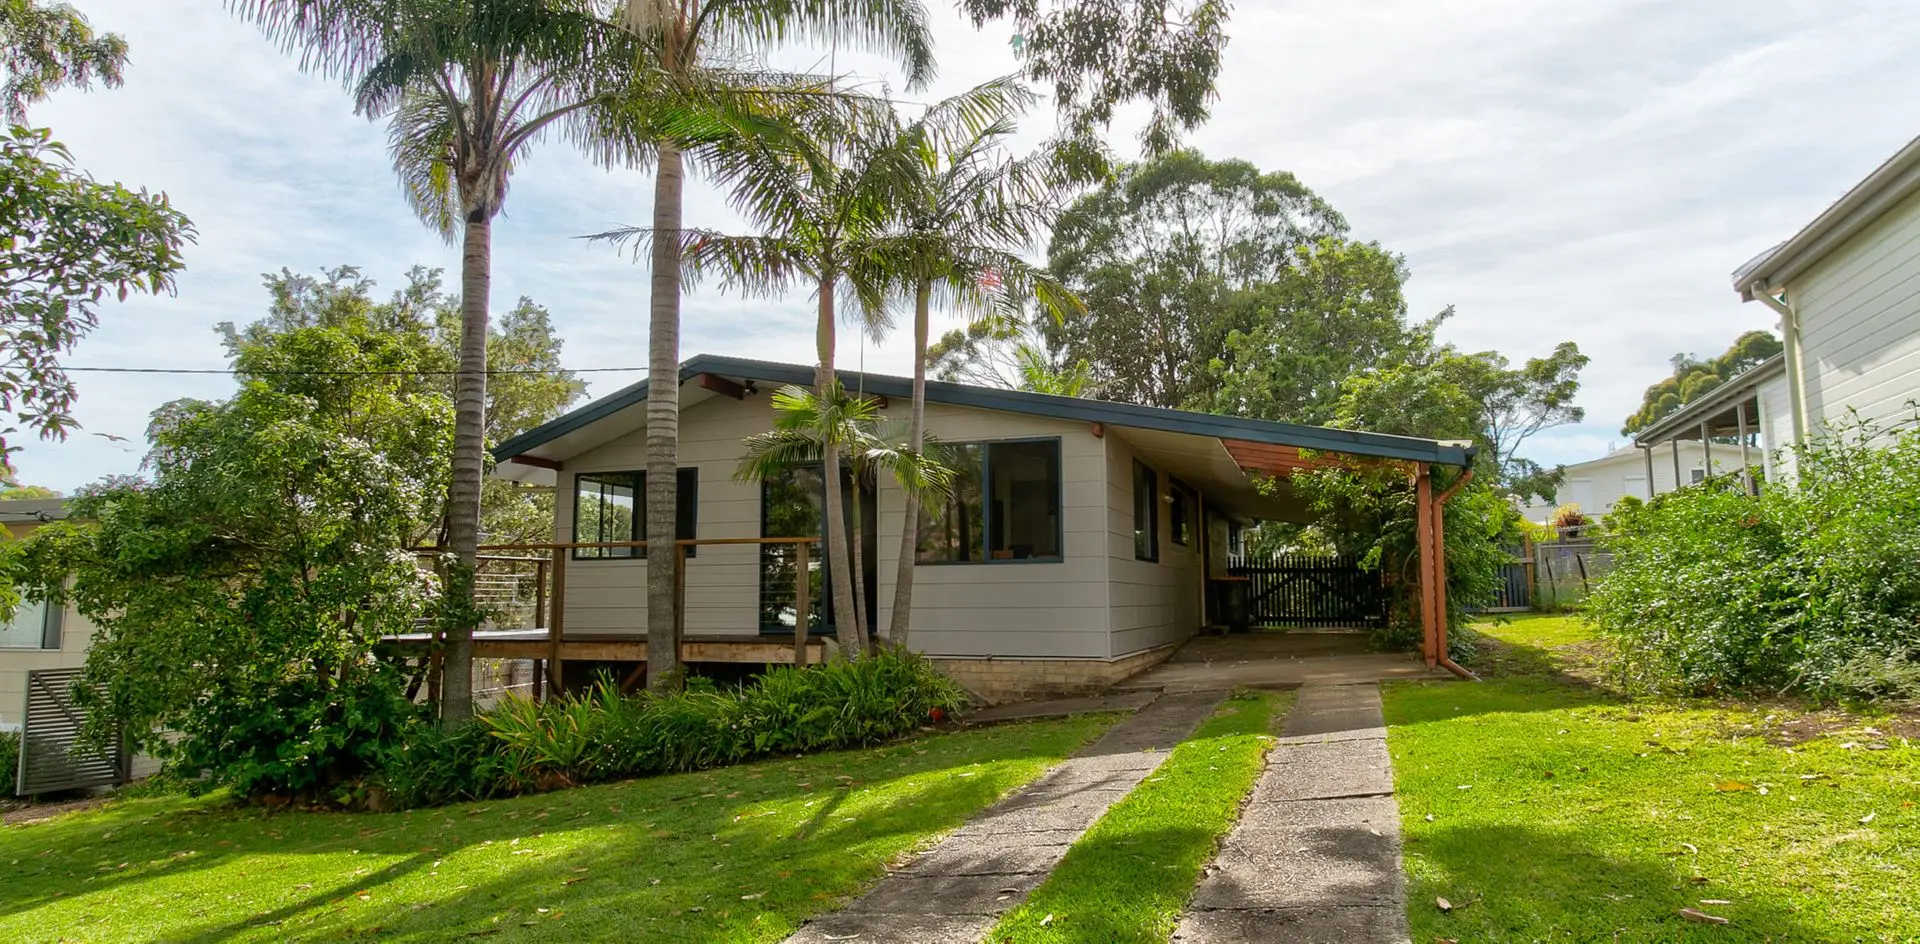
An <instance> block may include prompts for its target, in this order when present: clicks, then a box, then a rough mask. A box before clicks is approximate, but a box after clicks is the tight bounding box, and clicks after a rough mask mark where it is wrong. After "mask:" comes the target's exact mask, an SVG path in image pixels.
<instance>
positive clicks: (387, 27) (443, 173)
mask: <svg viewBox="0 0 1920 944" xmlns="http://www.w3.org/2000/svg"><path fill="white" fill-rule="evenodd" d="M596 4H597V0H466V2H461V3H447V2H443V0H229V5H230V6H231V7H232V8H233V9H234V10H235V12H236V13H238V14H239V15H240V16H241V17H242V18H243V19H247V20H251V21H253V22H255V23H257V24H258V25H259V26H260V28H261V29H262V30H263V31H264V32H265V33H266V34H267V35H268V36H269V37H270V38H273V39H275V40H277V41H279V42H280V43H281V44H282V45H283V46H285V47H286V48H287V49H288V51H290V52H295V53H298V54H299V55H300V57H301V62H302V65H303V66H304V67H307V68H311V69H314V70H316V71H319V72H321V73H323V74H327V75H332V76H337V77H339V78H340V79H342V80H343V81H344V82H345V83H346V84H347V85H348V86H349V87H350V88H351V89H352V91H353V96H354V107H355V110H356V111H357V112H359V113H360V114H363V115H365V116H367V117H368V118H372V119H380V118H388V119H390V121H389V124H388V137H389V142H390V151H391V153H392V156H393V162H394V169H395V170H396V171H397V172H398V173H399V176H400V180H401V186H402V189H403V190H404V192H405V194H406V197H407V200H408V202H409V203H411V204H412V206H413V208H414V211H415V212H416V213H417V214H418V215H419V216H420V218H421V219H422V220H423V221H424V222H426V223H427V225H429V226H432V227H434V228H435V229H437V230H439V231H440V233H441V234H442V235H443V236H445V237H446V238H447V239H448V241H450V242H451V241H453V240H455V239H458V240H459V241H460V244H461V253H460V312H461V313H460V322H461V328H460V332H461V333H460V351H459V362H458V370H457V373H456V374H455V378H454V406H455V415H454V446H453V476H452V484H451V486H450V487H449V489H448V495H447V511H446V515H447V546H448V549H449V550H450V551H451V552H452V554H453V556H454V560H453V561H452V562H451V565H450V566H449V568H448V579H447V586H446V594H445V598H446V600H447V601H449V602H448V603H447V604H446V605H445V607H444V610H445V616H444V617H443V620H444V624H445V626H446V631H447V642H446V654H445V675H446V682H445V687H444V689H443V694H442V700H441V717H442V719H443V720H444V721H445V722H447V723H454V722H458V721H460V720H462V719H464V718H466V717H467V716H468V715H470V714H471V712H472V675H473V672H472V664H473V630H474V629H475V627H476V626H477V625H478V623H479V616H480V612H479V610H478V609H477V608H476V607H474V606H473V605H472V602H471V601H472V586H473V569H474V562H475V557H476V547H477V545H478V544H479V521H480V492H481V488H480V486H481V476H482V474H483V471H484V462H485V448H486V443H485V409H486V408H485V403H486V379H487V348H486V342H487V320H488V303H489V292H490V288H491V279H492V236H493V233H492V230H493V218H494V217H495V216H496V215H498V214H499V213H500V210H501V207H502V205H503V203H504V201H505V199H506V195H507V181H508V178H509V176H510V175H511V173H512V170H513V168H514V166H515V164H516V163H517V162H518V161H519V160H521V159H523V157H524V152H525V150H526V149H527V148H528V147H529V146H530V145H531V144H532V143H533V142H534V141H535V140H537V139H539V138H540V137H541V135H542V134H543V133H544V132H546V131H549V130H552V129H555V128H561V129H564V130H565V131H567V132H568V133H569V134H570V135H571V136H573V137H575V138H576V139H578V140H581V141H583V142H589V143H593V144H595V146H596V147H597V148H599V149H601V150H602V151H603V153H604V148H605V145H604V144H603V143H601V142H602V140H603V131H604V129H605V127H606V126H607V122H608V121H610V120H611V119H610V118H609V117H608V116H607V115H605V114H595V112H596V111H606V110H611V109H612V108H613V107H614V106H616V105H618V104H620V103H622V102H623V101H625V100H627V99H628V97H629V96H628V92H629V89H630V88H631V84H632V75H633V69H632V66H633V65H634V64H635V63H636V62H639V61H640V57H641V55H642V54H643V50H642V49H641V47H640V44H638V43H637V42H635V41H634V37H633V36H632V35H631V34H628V33H626V32H625V31H622V30H620V29H617V28H615V27H614V25H613V24H612V23H610V22H609V21H607V20H606V19H605V18H603V17H601V16H599V15H597V12H598V11H597V10H596ZM667 478H668V479H669V480H670V479H671V478H672V476H671V475H669V476H667ZM669 533H671V532H669Z"/></svg>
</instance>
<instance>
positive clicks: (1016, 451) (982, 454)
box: [914, 439, 1065, 564]
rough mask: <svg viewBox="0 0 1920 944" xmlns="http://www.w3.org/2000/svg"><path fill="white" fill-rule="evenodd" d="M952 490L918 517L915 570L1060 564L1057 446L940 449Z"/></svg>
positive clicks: (1041, 442) (1033, 443)
mask: <svg viewBox="0 0 1920 944" xmlns="http://www.w3.org/2000/svg"><path fill="white" fill-rule="evenodd" d="M946 454H947V462H948V464H949V465H950V466H951V467H952V468H953V471H954V477H953V488H952V491H951V492H950V494H949V495H948V497H947V501H946V503H945V504H944V505H941V506H939V507H933V508H921V509H920V541H919V545H918V550H917V553H916V554H915V555H914V561H915V562H916V563H921V564H975V563H985V564H993V563H1014V562H1027V563H1047V562H1055V561H1059V560H1062V559H1064V557H1065V547H1064V544H1065V539H1064V535H1063V533H1062V525H1063V522H1062V521H1061V515H1060V509H1061V490H1062V488H1063V483H1062V481H1061V476H1060V440H1058V439H1014V440H1001V441H994V442H971V443H955V444H949V445H948V446H946Z"/></svg>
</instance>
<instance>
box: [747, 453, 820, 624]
mask: <svg viewBox="0 0 1920 944" xmlns="http://www.w3.org/2000/svg"><path fill="white" fill-rule="evenodd" d="M820 481H821V480H820V468H819V467H818V466H802V467H798V468H792V469H788V470H786V471H784V472H781V473H779V474H778V475H774V476H770V477H768V478H765V479H762V480H761V482H760V514H761V520H760V535H761V536H762V537H769V538H804V537H818V536H819V534H820V525H821V523H822V522H824V521H826V520H827V519H826V508H825V504H824V503H825V501H826V492H825V490H824V489H822V488H821V486H820ZM820 548H821V545H818V544H816V545H812V546H811V547H809V548H808V550H809V551H810V552H811V553H809V554H808V555H807V588H808V594H809V599H810V601H811V603H810V605H809V607H808V609H807V631H808V632H809V633H812V632H819V631H823V630H824V629H825V628H826V619H827V599H826V584H825V581H824V579H823V577H824V576H825V573H826V571H825V569H824V567H825V563H826V562H825V561H823V560H821V559H820V558H821V554H820ZM798 562H799V557H798V554H797V553H796V550H795V546H794V545H792V544H762V545H760V628H761V630H762V631H765V632H793V630H794V626H795V624H796V623H798V621H799V611H798V609H797V608H796V607H795V603H796V602H797V598H796V596H795V591H796V589H797V587H798V575H797V574H796V573H795V565H796V564H797V563H798Z"/></svg>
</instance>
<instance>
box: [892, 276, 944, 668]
mask: <svg viewBox="0 0 1920 944" xmlns="http://www.w3.org/2000/svg"><path fill="white" fill-rule="evenodd" d="M932 295H933V284H932V283H930V282H924V281H923V282H921V283H920V284H919V286H917V287H916V288H915V290H914V293H913V412H912V414H911V415H910V416H909V418H908V420H907V451H908V452H910V453H912V454H914V455H916V456H917V455H919V454H920V449H921V447H922V446H923V445H924V444H925V442H926V424H927V305H928V302H929V301H930V300H931V298H932ZM919 551H920V497H919V496H918V495H915V494H914V493H913V492H911V491H908V492H907V513H906V517H904V518H902V519H901V524H900V564H899V569H898V570H897V571H896V572H895V576H894V578H893V618H892V620H890V621H889V622H888V625H887V641H888V642H890V643H892V644H893V645H894V646H896V647H898V648H901V649H905V648H906V647H907V633H908V630H909V627H910V625H911V620H912V617H913V562H914V557H915V556H916V555H917V554H918V553H919Z"/></svg>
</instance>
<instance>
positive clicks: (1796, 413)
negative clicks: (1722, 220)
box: [1747, 279, 1807, 446]
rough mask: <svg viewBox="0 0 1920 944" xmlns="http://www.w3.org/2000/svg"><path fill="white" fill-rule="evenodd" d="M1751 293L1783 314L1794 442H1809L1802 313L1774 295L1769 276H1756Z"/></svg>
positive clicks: (1782, 331)
mask: <svg viewBox="0 0 1920 944" xmlns="http://www.w3.org/2000/svg"><path fill="white" fill-rule="evenodd" d="M1747 295H1748V296H1749V297H1751V298H1757V299H1759V300H1760V301H1761V302H1762V303H1764V304H1765V305H1766V306H1767V307H1768V308H1771V309H1773V310H1774V311H1776V312H1779V313H1780V336H1781V338H1782V339H1783V341H1784V342H1785V346H1786V350H1785V351H1784V352H1783V353H1784V354H1785V356H1786V361H1787V401H1788V407H1787V411H1788V412H1789V413H1790V414H1792V415H1791V417H1790V418H1791V419H1792V420H1793V444H1794V445H1796V446H1798V445H1800V444H1801V443H1803V442H1806V441H1807V405H1806V401H1805V394H1804V391H1805V389H1806V388H1805V387H1804V386H1802V380H1801V374H1800V316H1799V314H1798V313H1796V312H1795V311H1794V310H1793V305H1792V304H1791V303H1789V302H1785V301H1781V300H1780V298H1779V297H1778V296H1775V295H1774V294H1773V291H1772V290H1771V289H1770V288H1768V287H1767V282H1766V280H1765V279H1755V280H1754V281H1753V283H1752V284H1751V285H1749V286H1748V287H1747Z"/></svg>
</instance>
